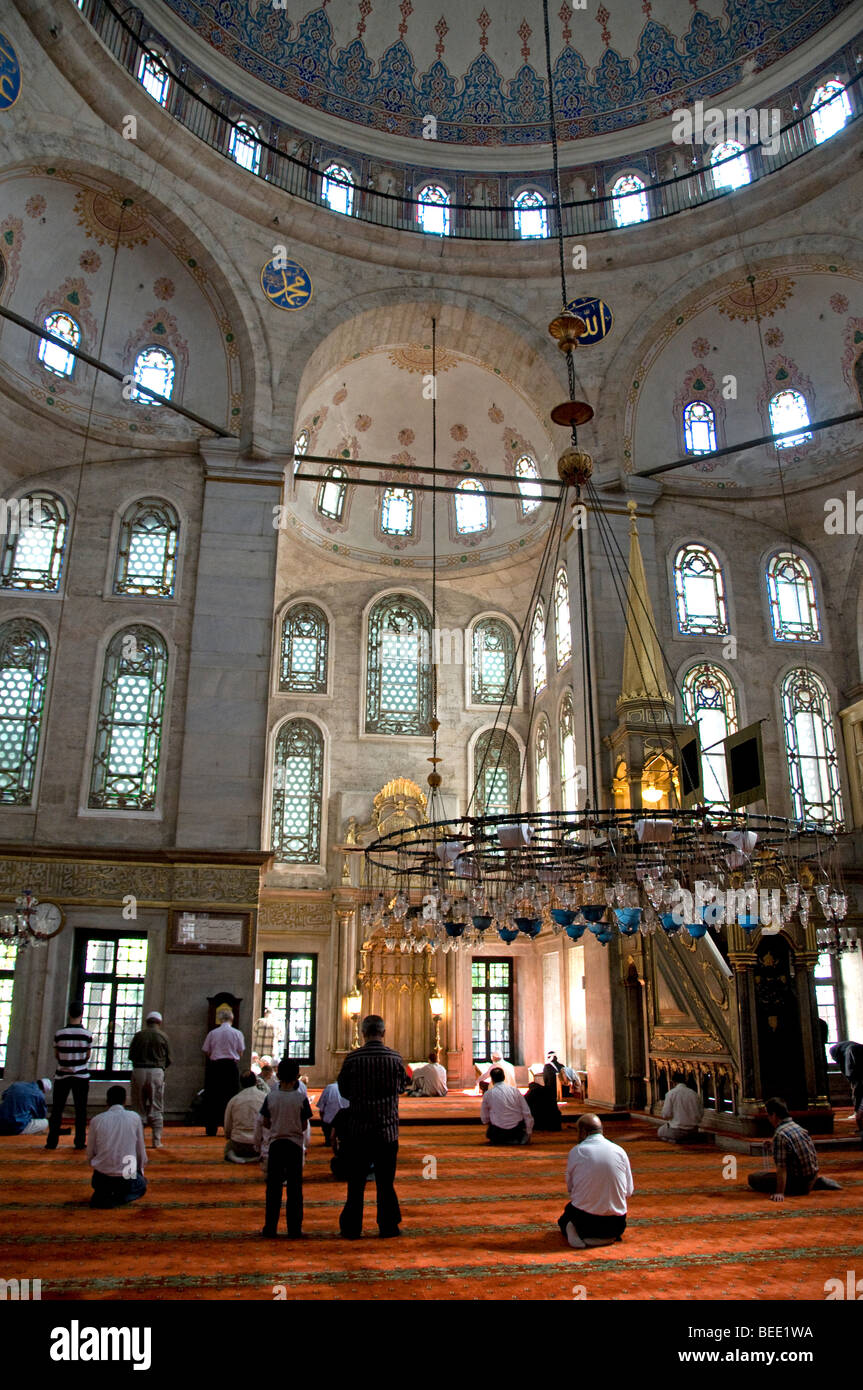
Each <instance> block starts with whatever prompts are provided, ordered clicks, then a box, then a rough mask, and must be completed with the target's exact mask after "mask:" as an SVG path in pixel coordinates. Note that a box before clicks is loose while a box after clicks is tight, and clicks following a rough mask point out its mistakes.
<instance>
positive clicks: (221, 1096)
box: [202, 1005, 246, 1137]
mask: <svg viewBox="0 0 863 1390" xmlns="http://www.w3.org/2000/svg"><path fill="white" fill-rule="evenodd" d="M245 1050H246V1040H245V1038H244V1037H243V1035H242V1033H241V1032H240V1031H239V1029H238V1028H235V1027H234V1013H233V1010H232V1009H229V1008H228V1007H227V1006H226V1005H225V1006H223V1007H222V1008H220V1009H217V1010H216V1027H215V1028H211V1029H210V1031H209V1033H208V1034H207V1036H206V1037H205V1039H204V1043H203V1048H202V1051H203V1053H204V1056H205V1057H206V1059H207V1065H206V1070H205V1072H204V1126H205V1128H206V1131H207V1134H208V1135H210V1136H211V1137H212V1136H213V1135H214V1134H215V1133H216V1130H217V1129H218V1128H219V1125H220V1124H223V1123H224V1119H225V1106H226V1105H227V1103H228V1101H229V1100H230V1099H231V1096H235V1095H236V1094H237V1092H238V1091H239V1089H240V1058H241V1057H242V1055H243V1053H244V1052H245Z"/></svg>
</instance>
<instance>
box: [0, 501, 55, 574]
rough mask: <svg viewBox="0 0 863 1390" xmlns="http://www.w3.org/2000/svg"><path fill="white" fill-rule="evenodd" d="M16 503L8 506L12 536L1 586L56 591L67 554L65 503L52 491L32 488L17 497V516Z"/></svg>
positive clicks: (5, 552) (6, 550)
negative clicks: (31, 490)
mask: <svg viewBox="0 0 863 1390" xmlns="http://www.w3.org/2000/svg"><path fill="white" fill-rule="evenodd" d="M0 505H2V504H0ZM14 507H15V503H14V502H13V503H10V504H9V505H8V507H7V509H6V510H7V520H6V526H8V530H9V539H8V540H7V542H6V548H5V551H4V554H3V573H2V576H0V586H2V588H4V589H33V590H37V591H41V592H43V593H56V592H57V590H58V589H59V588H60V580H61V578H62V574H63V561H64V558H65V555H66V533H67V530H68V526H69V513H68V512H67V510H66V504H65V502H63V501H62V500H61V499H60V498H59V497H55V495H54V493H53V492H31V493H28V494H27V495H26V496H25V497H19V498H18V499H17V507H18V511H17V516H16V515H15V513H14V511H13V508H14ZM9 513H12V515H11V516H10V515H9ZM6 526H4V527H3V529H4V530H6Z"/></svg>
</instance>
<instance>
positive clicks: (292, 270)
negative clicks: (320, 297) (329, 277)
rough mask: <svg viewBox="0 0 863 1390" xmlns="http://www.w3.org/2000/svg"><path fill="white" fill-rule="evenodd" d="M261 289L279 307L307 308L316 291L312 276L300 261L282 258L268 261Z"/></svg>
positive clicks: (263, 273)
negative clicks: (283, 260) (282, 259)
mask: <svg viewBox="0 0 863 1390" xmlns="http://www.w3.org/2000/svg"><path fill="white" fill-rule="evenodd" d="M261 289H262V290H263V291H264V294H265V295H266V296H267V299H268V300H269V301H270V303H271V304H275V306H276V308H277V309H305V307H306V305H307V304H308V303H309V301H310V299H311V297H312V294H313V292H314V286H313V285H312V277H311V275H310V274H309V272H308V271H307V270H306V269H305V267H304V266H301V265H300V263H299V261H286V262H285V264H284V265H282V262H281V258H274V259H273V260H271V261H267V264H266V265H265V266H264V268H263V270H262V271H261Z"/></svg>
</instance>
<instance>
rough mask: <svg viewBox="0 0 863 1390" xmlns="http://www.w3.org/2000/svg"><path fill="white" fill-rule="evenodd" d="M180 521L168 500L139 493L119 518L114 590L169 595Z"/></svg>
mask: <svg viewBox="0 0 863 1390" xmlns="http://www.w3.org/2000/svg"><path fill="white" fill-rule="evenodd" d="M179 537H180V522H179V519H178V517H177V513H176V511H175V510H174V508H173V507H172V506H171V504H170V502H164V501H163V500H162V499H161V498H160V497H143V498H141V500H140V501H138V502H133V503H132V505H131V507H129V508H128V510H127V511H126V512H125V514H124V516H123V519H122V521H121V522H120V540H119V545H118V547H117V567H116V570H115V573H114V593H115V594H146V595H148V597H150V598H173V596H174V587H175V585H176V582H177V549H178V546H179Z"/></svg>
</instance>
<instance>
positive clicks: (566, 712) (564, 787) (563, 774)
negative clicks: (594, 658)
mask: <svg viewBox="0 0 863 1390" xmlns="http://www.w3.org/2000/svg"><path fill="white" fill-rule="evenodd" d="M558 739H559V743H560V791H561V801H562V805H563V809H564V811H577V810H578V787H579V777H578V766H577V764H576V761H575V758H576V750H575V711H574V710H573V707H572V696H571V695H570V693H569V691H568V690H567V692H566V694H565V695H564V697H563V699H562V700H561V702H560V720H559V722H558Z"/></svg>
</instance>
